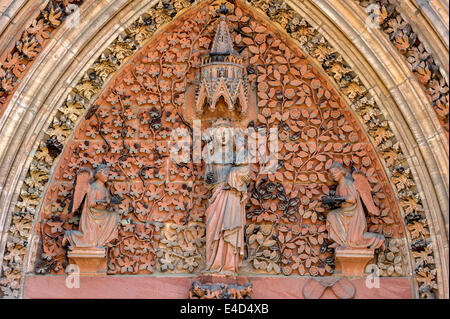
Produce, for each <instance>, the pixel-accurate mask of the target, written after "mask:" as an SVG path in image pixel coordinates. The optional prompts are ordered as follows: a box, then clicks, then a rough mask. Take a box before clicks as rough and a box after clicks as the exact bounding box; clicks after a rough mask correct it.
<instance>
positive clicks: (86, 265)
mask: <svg viewBox="0 0 450 319" xmlns="http://www.w3.org/2000/svg"><path fill="white" fill-rule="evenodd" d="M67 257H68V258H69V263H70V264H75V265H77V266H78V268H79V271H80V276H89V277H92V276H95V277H103V276H106V270H107V263H106V248H96V247H92V248H71V249H70V251H69V252H68V253H67Z"/></svg>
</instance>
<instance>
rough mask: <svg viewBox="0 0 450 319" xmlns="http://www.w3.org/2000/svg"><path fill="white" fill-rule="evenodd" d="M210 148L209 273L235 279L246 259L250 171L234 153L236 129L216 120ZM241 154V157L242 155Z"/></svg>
mask: <svg viewBox="0 0 450 319" xmlns="http://www.w3.org/2000/svg"><path fill="white" fill-rule="evenodd" d="M211 133H212V134H211V138H210V140H209V142H208V144H207V157H206V158H207V164H206V171H205V182H206V185H207V186H208V187H209V188H210V195H211V196H210V198H209V205H208V208H207V210H206V269H205V272H206V273H219V274H224V275H236V274H237V273H238V271H239V268H240V266H241V264H242V260H243V257H244V245H245V243H244V227H245V220H246V218H245V201H246V199H247V184H248V183H249V182H250V168H249V165H248V163H246V161H245V160H244V161H243V158H244V157H245V156H238V157H242V158H241V160H238V159H237V157H236V156H235V152H234V147H233V146H234V144H235V143H234V140H235V139H236V136H233V135H234V134H233V129H232V128H231V123H230V122H229V121H227V120H223V119H219V120H217V121H216V122H215V123H214V124H213V127H212V130H211ZM240 154H242V153H240Z"/></svg>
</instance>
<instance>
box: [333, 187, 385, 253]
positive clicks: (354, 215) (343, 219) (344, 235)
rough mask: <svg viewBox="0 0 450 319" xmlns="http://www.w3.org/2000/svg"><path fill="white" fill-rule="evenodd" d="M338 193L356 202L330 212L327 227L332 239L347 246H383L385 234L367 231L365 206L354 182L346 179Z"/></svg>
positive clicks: (342, 245)
mask: <svg viewBox="0 0 450 319" xmlns="http://www.w3.org/2000/svg"><path fill="white" fill-rule="evenodd" d="M336 195H337V196H338V197H349V198H351V199H355V204H352V205H350V206H343V207H342V208H339V209H335V210H333V211H330V212H329V213H328V216H327V229H328V234H329V237H330V239H331V240H333V241H335V242H336V243H337V244H339V246H341V247H345V248H370V249H376V248H379V247H381V246H382V245H383V243H384V236H383V235H381V234H377V233H370V232H367V222H366V217H365V214H364V207H363V204H362V202H361V198H360V196H359V193H358V191H357V190H356V189H355V186H354V184H353V183H352V182H351V181H349V180H347V179H346V180H345V182H344V183H342V184H341V183H340V184H339V185H338V187H337V189H336ZM346 204H347V205H348V203H346Z"/></svg>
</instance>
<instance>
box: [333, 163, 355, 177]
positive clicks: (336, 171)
mask: <svg viewBox="0 0 450 319" xmlns="http://www.w3.org/2000/svg"><path fill="white" fill-rule="evenodd" d="M328 172H329V174H330V178H331V179H332V180H333V181H339V180H341V178H342V177H345V178H348V179H352V175H351V174H350V172H349V171H348V170H347V169H346V168H345V167H344V166H343V165H342V164H340V163H334V164H332V165H331V166H330V168H329V169H328Z"/></svg>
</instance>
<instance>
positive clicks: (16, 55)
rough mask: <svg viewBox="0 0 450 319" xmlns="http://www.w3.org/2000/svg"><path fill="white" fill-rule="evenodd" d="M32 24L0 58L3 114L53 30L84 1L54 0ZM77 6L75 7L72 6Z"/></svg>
mask: <svg viewBox="0 0 450 319" xmlns="http://www.w3.org/2000/svg"><path fill="white" fill-rule="evenodd" d="M45 2H46V3H47V4H46V5H45V7H44V8H43V9H42V10H41V12H40V13H39V15H38V16H37V18H36V19H35V20H33V22H32V23H31V25H30V26H29V27H28V28H27V29H26V30H25V31H24V32H23V33H22V35H21V36H20V38H19V39H18V40H17V42H16V44H15V46H14V48H13V49H12V50H11V51H9V52H8V53H7V54H5V55H4V56H2V57H0V114H2V113H3V111H4V108H5V107H6V105H7V103H8V102H9V98H10V97H11V96H12V93H13V92H14V90H15V89H16V87H17V85H18V83H19V80H20V79H21V78H22V77H23V75H24V74H25V72H26V71H27V69H28V68H29V67H30V65H31V64H32V63H33V61H34V60H35V59H36V58H37V56H38V55H39V53H40V52H41V51H42V49H43V48H44V46H45V45H46V44H47V42H48V40H49V39H50V38H51V35H52V32H53V31H54V30H55V29H57V28H58V27H59V26H60V25H61V24H62V23H63V22H64V20H65V19H66V18H67V16H68V15H70V14H71V13H72V12H73V7H75V5H76V6H79V5H81V4H82V3H83V0H50V1H48V0H47V1H45ZM72 6H73V7H72Z"/></svg>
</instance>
